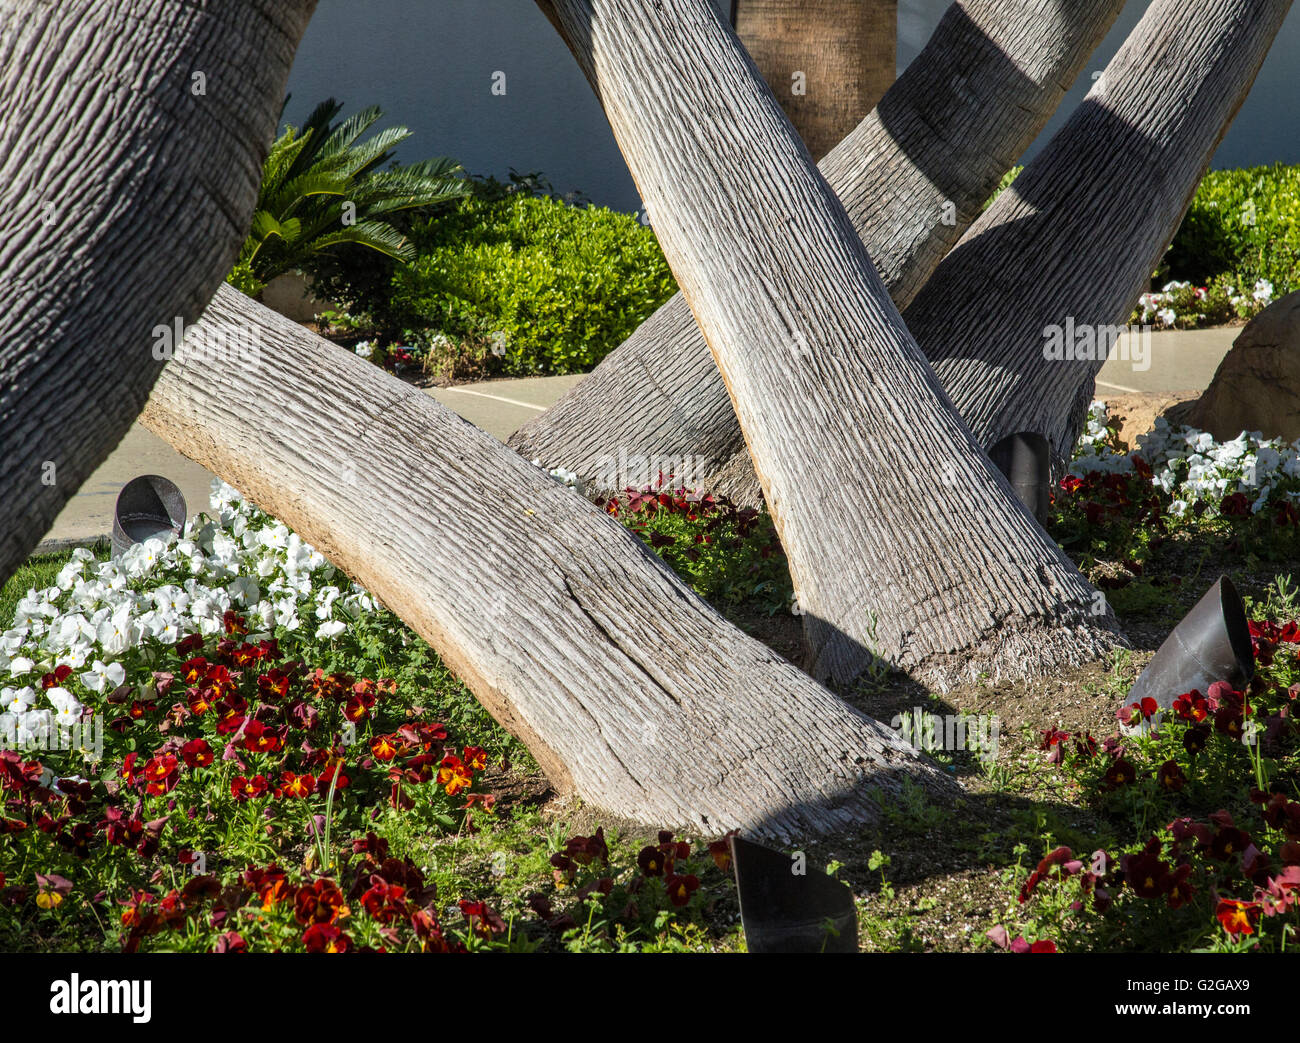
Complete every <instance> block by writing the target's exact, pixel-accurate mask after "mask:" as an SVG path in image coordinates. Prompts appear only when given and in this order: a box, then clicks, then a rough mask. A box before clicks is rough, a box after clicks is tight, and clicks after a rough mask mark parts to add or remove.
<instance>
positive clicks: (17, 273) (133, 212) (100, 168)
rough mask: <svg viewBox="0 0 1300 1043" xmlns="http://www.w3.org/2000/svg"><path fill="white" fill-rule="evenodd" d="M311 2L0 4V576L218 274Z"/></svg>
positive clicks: (125, 410) (127, 420) (134, 405)
mask: <svg viewBox="0 0 1300 1043" xmlns="http://www.w3.org/2000/svg"><path fill="white" fill-rule="evenodd" d="M314 7H315V2H314V0H288V2H272V0H256V2H254V0H244V2H234V0H231V2H227V3H221V4H212V5H210V6H209V5H202V4H194V3H192V2H189V0H157V2H154V3H149V4H109V3H102V2H91V0H60V2H59V3H48V2H46V0H22V2H8V3H5V4H4V5H3V6H0V54H2V55H3V57H2V58H0V106H2V107H3V110H4V118H3V121H2V122H0V164H2V166H0V243H3V244H4V245H3V247H2V248H0V287H3V290H4V292H3V293H2V294H0V324H2V328H3V329H4V331H5V340H4V343H3V344H2V345H0V490H3V492H4V495H3V496H0V578H4V577H7V576H9V575H10V573H11V572H12V571H13V569H14V568H15V567H16V566H17V565H18V564H19V563H20V562H21V561H22V560H23V559H24V557H26V555H27V554H28V553H29V552H30V551H31V549H32V548H33V547H35V546H36V543H37V541H39V540H40V538H41V537H42V536H43V535H45V533H46V532H47V531H48V530H49V527H50V525H51V524H52V523H53V521H54V518H55V516H56V515H57V514H58V512H59V510H60V509H61V508H62V507H63V505H64V504H65V503H66V502H67V500H68V499H69V498H70V497H71V496H72V495H73V494H74V493H75V492H76V491H77V489H78V488H79V487H80V486H81V484H82V482H84V481H85V479H86V478H87V477H88V476H89V475H90V473H91V472H92V471H93V470H94V469H95V468H96V467H97V466H98V465H99V464H100V463H101V462H102V461H103V460H104V458H105V457H106V456H107V455H108V453H109V452H110V451H111V450H112V449H113V447H114V446H115V445H117V443H118V442H119V441H120V440H121V438H122V436H123V435H124V434H125V433H126V431H127V428H128V427H130V425H131V423H132V421H134V420H135V418H136V416H137V415H138V414H139V412H140V407H141V406H142V405H143V404H144V401H145V398H146V397H147V396H148V394H149V388H150V387H151V386H152V384H153V382H154V379H155V378H156V377H157V375H158V372H159V370H160V369H161V368H162V364H163V354H164V353H162V352H158V353H155V351H154V350H153V349H154V348H155V347H159V346H161V345H162V342H161V341H160V340H159V338H158V337H156V336H155V332H154V331H155V328H156V327H159V326H161V327H163V328H165V329H171V328H172V327H173V326H174V324H176V323H177V322H191V321H193V320H194V319H195V318H197V317H198V314H199V312H200V311H202V309H203V305H204V303H205V302H206V301H207V300H208V298H209V297H210V296H211V294H212V291H213V290H214V289H215V288H216V286H217V285H218V284H219V283H220V282H221V279H222V277H223V276H224V275H225V274H226V272H227V271H228V270H229V269H230V266H231V264H232V262H233V261H234V259H235V255H236V253H237V251H238V249H239V244H240V242H241V241H242V240H243V238H244V236H245V235H246V234H247V231H248V221H249V220H250V218H251V216H252V212H253V204H254V201H255V200H256V198H257V186H258V182H259V180H260V178H261V171H262V158H263V156H264V155H265V153H266V149H267V147H268V146H269V144H270V141H271V136H272V134H273V133H274V131H275V123H276V119H277V116H278V114H279V111H280V100H281V98H283V97H284V88H285V83H286V82H287V80H288V75H289V65H290V63H291V62H292V61H293V54H294V50H295V48H296V47H297V45H298V40H299V38H300V37H301V36H302V33H303V30H304V29H305V28H306V26H307V20H308V18H310V16H311V12H312V10H313V8H314Z"/></svg>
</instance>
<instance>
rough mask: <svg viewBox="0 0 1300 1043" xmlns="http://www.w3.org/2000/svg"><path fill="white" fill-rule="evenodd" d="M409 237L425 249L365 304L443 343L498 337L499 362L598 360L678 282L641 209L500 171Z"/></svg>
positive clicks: (527, 368)
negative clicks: (634, 212) (512, 179)
mask: <svg viewBox="0 0 1300 1043" xmlns="http://www.w3.org/2000/svg"><path fill="white" fill-rule="evenodd" d="M411 238H412V241H413V242H414V244H415V248H416V252H417V255H418V256H417V257H416V259H415V260H414V261H413V262H412V263H411V264H410V265H407V266H396V268H395V271H394V275H393V280H392V293H391V298H390V299H388V300H387V301H385V300H382V299H379V300H376V299H374V298H371V299H370V300H369V301H365V300H363V301H361V302H360V304H361V306H362V307H363V308H368V309H370V310H372V312H373V311H375V310H378V311H379V312H381V313H382V314H381V315H377V316H376V318H377V319H380V320H381V325H383V324H384V323H385V322H386V323H387V324H388V325H391V326H394V327H397V328H406V329H415V330H421V329H422V330H425V331H427V336H428V338H429V339H431V340H432V339H437V341H438V343H439V345H442V346H443V347H444V350H445V345H446V342H448V341H449V342H450V343H451V344H452V345H453V346H455V347H457V348H459V347H462V346H463V347H464V348H465V349H466V350H473V349H475V348H480V349H481V347H482V346H483V345H484V344H485V343H490V344H491V345H492V348H491V350H490V351H489V353H488V354H489V355H490V358H489V359H488V362H489V371H490V372H497V373H503V374H509V375H524V374H534V373H577V372H582V371H584V370H588V369H590V368H592V367H593V366H595V365H596V364H597V363H598V362H600V360H601V359H602V358H604V357H605V355H607V354H608V353H609V352H610V351H612V350H613V349H614V348H615V347H617V346H618V345H619V344H620V343H622V341H623V340H624V339H626V338H627V336H628V335H630V334H631V333H632V331H633V330H635V329H636V327H637V326H639V325H640V324H641V323H642V322H643V321H645V319H647V318H648V317H649V316H650V315H651V313H653V312H654V311H655V309H656V308H658V307H659V306H660V305H661V304H663V303H664V301H666V300H667V299H668V298H669V297H670V296H672V294H673V293H674V292H675V291H676V289H677V287H676V284H675V283H674V282H673V278H672V274H671V273H670V272H669V270H668V265H667V263H666V262H665V260H664V257H663V254H662V252H661V251H660V249H659V244H658V242H657V240H656V239H655V237H654V233H653V232H651V231H650V229H648V228H645V227H643V226H642V225H640V224H639V223H638V222H637V221H636V219H635V218H633V217H630V216H628V215H626V214H619V213H616V212H615V211H613V210H609V209H606V208H604V207H594V206H574V205H571V204H569V203H566V202H565V201H563V200H560V199H556V198H554V197H552V196H549V195H544V194H538V193H536V192H531V191H527V190H515V191H511V190H508V189H506V188H505V187H504V186H502V185H500V184H499V183H497V182H493V181H487V182H482V181H481V182H478V183H477V184H476V187H475V191H474V192H473V194H472V195H471V196H470V197H468V198H466V199H464V200H463V201H462V202H461V203H460V204H459V205H458V206H456V207H455V208H454V209H451V210H448V211H446V212H444V213H440V214H435V215H433V216H432V217H430V218H429V219H427V220H425V221H423V222H420V223H417V224H415V225H414V227H413V228H412V230H411Z"/></svg>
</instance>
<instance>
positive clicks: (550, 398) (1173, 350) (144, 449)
mask: <svg viewBox="0 0 1300 1043" xmlns="http://www.w3.org/2000/svg"><path fill="white" fill-rule="evenodd" d="M1240 332H1241V330H1240V329H1239V328H1231V327H1227V328H1223V329H1214V330H1189V331H1183V332H1165V333H1152V334H1151V337H1150V345H1149V348H1150V350H1149V353H1147V354H1148V355H1149V358H1142V355H1143V352H1142V351H1141V350H1139V352H1137V353H1136V354H1137V356H1138V357H1139V358H1142V360H1141V361H1136V360H1135V352H1134V351H1133V345H1132V343H1131V341H1130V338H1129V335H1127V334H1126V335H1125V336H1124V337H1122V338H1121V339H1120V341H1119V343H1118V347H1117V352H1116V354H1117V355H1118V357H1117V358H1116V359H1115V360H1114V361H1111V362H1107V363H1106V364H1105V365H1104V366H1103V367H1102V369H1101V373H1100V375H1099V376H1098V378H1097V393H1098V395H1101V396H1105V395H1106V393H1108V392H1109V393H1112V394H1114V393H1131V392H1143V391H1192V392H1200V391H1203V390H1205V388H1207V387H1208V386H1209V384H1210V380H1211V379H1212V378H1213V377H1214V371H1215V369H1217V368H1218V365H1219V361H1220V360H1221V359H1222V358H1223V356H1224V354H1225V353H1226V352H1227V350H1228V349H1229V348H1230V347H1231V346H1232V342H1233V340H1235V339H1236V337H1237V335H1238V334H1239V333H1240ZM581 379H582V375H581V374H577V375H574V376H567V377H532V378H526V379H522V380H492V381H486V382H484V383H480V384H464V385H461V386H459V387H451V388H432V389H429V393H430V394H431V395H433V397H434V398H436V399H437V400H438V401H439V402H441V403H442V404H443V405H445V406H447V407H448V408H449V409H452V410H454V411H455V412H456V413H458V414H460V415H461V416H462V417H464V418H465V419H466V420H468V421H469V422H470V423H472V424H477V425H478V426H479V427H481V428H482V429H483V430H484V431H486V432H488V433H489V434H491V435H494V436H495V437H497V438H500V439H501V440H503V441H504V440H505V439H506V438H507V437H509V436H510V435H511V434H512V433H513V432H514V431H515V430H516V429H518V428H519V427H521V426H522V425H523V424H524V423H525V422H526V421H527V420H529V419H530V418H531V417H534V416H536V415H537V414H538V413H540V412H542V411H543V410H544V409H546V408H547V407H549V406H551V405H552V404H554V403H555V401H556V400H557V399H559V398H560V396H561V395H563V394H564V393H565V392H566V391H568V390H569V388H571V387H573V385H574V384H576V383H577V382H578V381H579V380H581ZM140 474H161V475H163V476H165V477H167V478H170V479H171V480H172V481H174V482H175V483H176V484H177V485H178V486H180V489H181V492H182V493H184V495H185V502H186V503H187V504H188V505H189V507H190V512H191V513H198V512H199V511H201V510H205V509H206V508H207V505H208V483H209V482H210V481H211V480H212V475H211V474H209V473H208V471H206V470H205V469H204V468H202V467H200V466H199V465H198V464H196V463H194V462H193V461H191V460H187V459H186V458H185V457H183V456H181V455H180V454H179V453H178V452H176V450H174V449H173V448H172V447H171V446H169V445H168V444H167V443H166V442H164V441H162V440H161V439H160V438H157V437H156V436H154V435H153V434H151V433H150V432H148V431H146V430H145V429H144V428H143V427H141V426H140V425H139V424H136V425H135V426H134V427H132V428H131V430H130V431H129V432H127V435H126V437H125V438H124V439H123V440H122V443H121V444H120V445H119V446H118V447H117V449H115V450H114V451H113V453H112V455H110V456H109V458H108V459H107V460H106V461H105V462H104V464H103V466H101V467H100V468H99V470H97V471H96V472H95V473H94V474H93V475H91V476H90V478H89V479H88V480H87V481H86V484H85V485H84V486H82V488H81V490H80V491H79V492H78V493H77V495H76V496H74V497H73V498H72V499H71V500H70V501H69V502H68V505H67V506H66V507H65V508H64V509H63V512H62V513H61V514H60V515H59V517H58V518H57V519H56V520H55V522H54V527H53V528H52V529H50V531H49V533H48V535H47V536H46V544H45V546H46V548H47V549H52V548H53V547H54V546H55V545H58V544H64V543H67V542H82V541H88V540H94V539H96V538H98V537H100V536H106V535H107V534H108V532H109V531H110V530H111V529H112V526H113V505H114V504H115V503H116V502H117V494H118V492H119V491H120V490H121V488H122V486H123V485H124V484H125V483H126V482H127V481H129V480H130V479H132V478H134V477H135V476H136V475H140Z"/></svg>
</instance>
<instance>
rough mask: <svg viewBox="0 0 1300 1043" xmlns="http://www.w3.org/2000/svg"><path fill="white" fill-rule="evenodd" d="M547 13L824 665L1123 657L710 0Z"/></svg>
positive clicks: (1024, 664)
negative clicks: (703, 348) (717, 380)
mask: <svg viewBox="0 0 1300 1043" xmlns="http://www.w3.org/2000/svg"><path fill="white" fill-rule="evenodd" d="M546 6H547V7H548V9H549V13H550V14H551V16H552V18H553V19H554V20H555V21H556V22H557V24H559V25H560V26H561V27H562V29H563V31H564V34H565V37H566V39H568V40H569V41H570V43H571V46H572V47H573V50H574V52H575V54H576V56H577V58H578V60H579V62H580V63H581V64H582V65H583V66H584V70H585V71H586V73H587V77H588V79H589V80H590V81H591V82H592V83H593V84H594V85H595V86H596V88H597V91H598V93H599V95H600V99H601V102H602V103H603V105H604V108H605V112H606V115H607V116H608V118H609V120H610V124H611V126H612V127H613V129H614V134H615V137H616V139H617V140H618V143H619V146H620V148H621V149H622V152H623V155H624V158H625V159H626V161H627V163H628V166H629V168H630V169H631V171H632V172H633V176H634V177H635V178H636V180H637V183H638V185H639V187H640V189H641V192H642V195H643V197H644V198H645V199H646V201H647V202H648V204H649V206H650V208H651V212H652V213H653V214H655V215H658V216H657V218H656V231H657V233H658V235H659V240H660V244H661V245H662V247H663V249H664V254H665V256H666V257H667V258H668V261H669V264H670V265H671V267H672V269H673V273H674V275H675V276H676V277H677V281H678V284H679V285H680V286H681V288H682V292H683V295H684V296H685V298H686V300H687V301H688V302H689V304H690V306H691V310H692V312H693V313H694V315H695V318H696V321H697V323H698V325H699V327H700V329H701V331H702V332H703V333H704V336H705V339H706V341H707V342H708V344H709V347H710V350H711V351H712V353H713V356H714V360H715V362H716V364H717V367H718V369H719V371H720V372H721V374H722V377H723V380H724V382H725V383H726V385H727V388H728V392H729V394H730V396H731V400H732V405H733V407H734V408H735V411H736V415H737V416H738V417H739V420H740V425H741V428H742V430H743V432H744V435H745V440H746V443H747V444H748V447H749V451H750V455H751V457H752V458H753V460H754V461H755V465H756V468H757V470H758V472H759V478H760V480H761V482H762V485H763V491H764V494H765V497H766V500H767V502H768V505H769V507H770V508H771V510H772V514H773V518H774V520H775V522H776V525H777V529H778V531H779V533H780V536H781V541H782V543H783V545H784V547H785V549H786V553H787V556H788V559H789V562H790V568H791V573H792V576H793V578H794V581H795V587H796V591H797V592H798V597H799V602H800V606H801V608H802V610H803V613H804V619H805V624H806V635H807V637H808V641H809V645H810V649H811V657H810V660H809V664H808V665H809V669H810V671H811V672H812V673H813V675H814V676H817V677H831V678H834V679H835V680H837V681H842V680H849V679H851V678H853V677H854V676H856V674H857V673H858V672H860V671H861V669H862V668H863V667H864V666H865V665H866V664H867V663H868V662H870V660H871V658H872V652H873V650H874V651H878V652H879V653H881V654H882V655H883V656H884V657H885V658H887V659H888V660H890V661H891V662H893V663H894V664H896V665H898V666H900V667H902V668H904V669H907V670H910V671H913V672H914V673H916V674H917V675H918V676H921V677H923V678H925V679H927V680H930V681H932V682H933V683H935V684H939V685H943V684H947V683H950V682H952V681H954V680H956V679H958V678H960V677H967V676H970V675H971V674H972V673H974V672H976V671H979V670H985V669H987V670H990V671H991V672H993V673H995V674H996V673H1003V672H1006V673H1013V674H1017V673H1026V672H1036V671H1044V670H1048V669H1055V668H1057V667H1059V665H1060V664H1061V663H1063V662H1078V661H1080V660H1083V659H1089V658H1093V657H1096V656H1097V655H1100V654H1101V653H1102V652H1103V651H1105V650H1106V649H1108V648H1110V647H1113V646H1114V644H1115V643H1116V641H1117V636H1116V634H1115V632H1114V619H1113V616H1111V615H1109V613H1108V611H1106V610H1105V608H1104V605H1101V604H1099V601H1098V600H1097V599H1096V598H1095V597H1094V594H1095V592H1094V591H1093V590H1092V588H1091V587H1089V585H1088V584H1087V582H1086V581H1085V580H1084V579H1083V578H1082V577H1081V576H1080V575H1079V573H1078V571H1077V570H1076V569H1075V568H1074V566H1073V565H1072V564H1071V563H1070V562H1069V560H1068V559H1067V558H1066V557H1065V556H1064V554H1063V553H1062V552H1061V551H1060V549H1059V548H1058V547H1057V546H1056V545H1055V544H1054V543H1053V542H1052V541H1051V540H1050V539H1048V538H1047V536H1046V534H1045V533H1043V531H1042V530H1041V529H1040V528H1039V527H1038V525H1037V523H1036V522H1035V521H1034V520H1033V518H1032V517H1031V516H1030V515H1029V513H1028V512H1027V511H1026V510H1025V508H1024V507H1023V506H1022V505H1021V504H1020V502H1019V501H1018V500H1016V498H1015V496H1014V494H1013V493H1012V492H1011V489H1010V487H1009V486H1008V485H1007V483H1006V481H1005V479H1004V478H1003V477H1002V475H1001V474H1000V473H998V472H997V470H996V469H995V468H994V467H993V466H992V465H991V464H990V463H989V461H988V459H987V457H986V456H984V454H983V453H982V452H981V450H980V448H979V446H978V444H977V443H976V442H975V441H974V439H973V438H972V436H971V434H970V432H969V430H968V429H967V428H965V426H964V425H963V424H962V423H961V420H960V418H959V417H958V416H957V414H956V413H955V412H954V411H953V410H952V408H951V405H950V403H949V402H948V401H947V398H946V397H945V395H944V394H943V391H942V389H941V388H940V387H939V385H938V383H937V382H936V380H935V379H934V374H933V373H932V372H931V370H930V368H929V366H928V365H927V364H926V362H925V359H924V357H923V356H922V355H921V353H920V351H919V350H918V349H917V347H916V344H915V342H914V341H913V340H912V338H911V336H910V335H909V334H908V332H907V329H906V327H905V326H904V325H903V323H902V320H901V317H900V316H899V314H898V311H897V309H896V308H895V307H894V305H893V303H892V302H891V301H890V299H889V296H888V294H887V293H886V291H885V288H884V286H883V284H882V283H881V280H880V277H879V275H878V274H877V273H876V271H875V269H874V267H873V266H872V263H871V258H870V257H869V256H868V255H867V252H866V249H865V248H864V246H863V244H862V241H861V240H860V239H859V238H858V236H857V234H856V232H855V230H854V228H853V225H852V223H851V222H850V220H849V218H848V215H847V214H846V213H845V211H844V208H843V206H842V205H841V204H840V202H839V200H838V199H837V198H836V197H835V195H834V193H833V192H832V191H831V189H830V186H829V185H828V184H827V183H826V180H825V179H824V178H823V177H822V176H821V175H820V173H819V172H818V171H817V168H816V167H815V166H814V165H813V164H812V162H811V160H810V159H809V156H808V153H807V150H806V149H804V148H803V146H802V144H801V143H800V142H799V140H798V138H797V137H796V136H795V134H794V132H793V129H792V128H791V126H790V124H789V122H788V120H786V118H785V116H784V114H783V113H782V112H781V110H780V107H779V106H778V105H777V103H776V101H775V99H774V98H773V96H772V93H771V91H770V90H769V89H768V87H767V85H766V84H764V83H763V81H762V78H761V77H760V76H759V75H758V71H757V69H756V68H755V67H754V65H753V62H752V61H751V60H750V58H749V56H748V55H747V54H746V53H745V51H744V49H743V48H742V47H741V46H740V45H739V42H738V41H737V40H736V38H735V36H734V34H732V33H731V31H730V30H729V29H728V28H727V27H726V26H724V25H723V23H722V22H721V21H720V20H719V19H718V17H717V15H716V14H715V13H714V11H713V10H712V8H711V7H710V6H709V5H708V4H707V3H706V2H705V0H663V2H662V3H658V4H655V5H653V6H652V7H651V6H642V5H640V4H637V3H633V2H632V0H548V2H547V4H546ZM918 447H919V448H921V451H922V452H923V453H924V459H923V461H918V453H917V449H918ZM828 520H829V523H828Z"/></svg>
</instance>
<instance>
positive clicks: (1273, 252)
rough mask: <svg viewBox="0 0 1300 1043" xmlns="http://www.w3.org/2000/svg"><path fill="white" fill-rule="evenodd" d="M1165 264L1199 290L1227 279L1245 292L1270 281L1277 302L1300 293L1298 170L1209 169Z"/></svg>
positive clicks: (1282, 167)
mask: <svg viewBox="0 0 1300 1043" xmlns="http://www.w3.org/2000/svg"><path fill="white" fill-rule="evenodd" d="M1164 264H1165V265H1166V266H1167V267H1168V270H1169V277H1170V278H1172V279H1185V280H1187V281H1189V282H1192V283H1195V284H1196V285H1197V286H1204V285H1206V284H1208V283H1209V282H1210V281H1211V280H1212V279H1213V278H1214V277H1215V276H1217V275H1229V276H1232V278H1233V279H1234V280H1235V281H1236V282H1237V283H1238V284H1240V285H1244V286H1247V287H1249V286H1251V285H1253V284H1254V283H1255V282H1256V281H1257V280H1259V279H1264V280H1267V281H1268V282H1270V283H1272V284H1273V288H1274V291H1275V293H1276V295H1277V296H1279V297H1280V296H1282V295H1283V294H1285V293H1290V292H1291V291H1292V290H1295V289H1300V166H1285V165H1284V164H1281V163H1275V164H1274V165H1273V166H1269V167H1247V168H1244V169H1241V170H1211V171H1210V172H1209V173H1207V174H1206V175H1205V178H1204V179H1203V180H1202V181H1201V184H1200V187H1199V188H1197V190H1196V195H1195V197H1194V198H1193V199H1192V205H1191V207H1190V208H1189V209H1188V211H1187V216H1186V217H1185V218H1184V219H1183V224H1182V227H1181V228H1179V229H1178V234H1177V235H1176V236H1175V237H1174V241H1173V243H1172V244H1171V245H1170V247H1169V252H1168V253H1167V254H1166V255H1165V259H1164Z"/></svg>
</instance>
